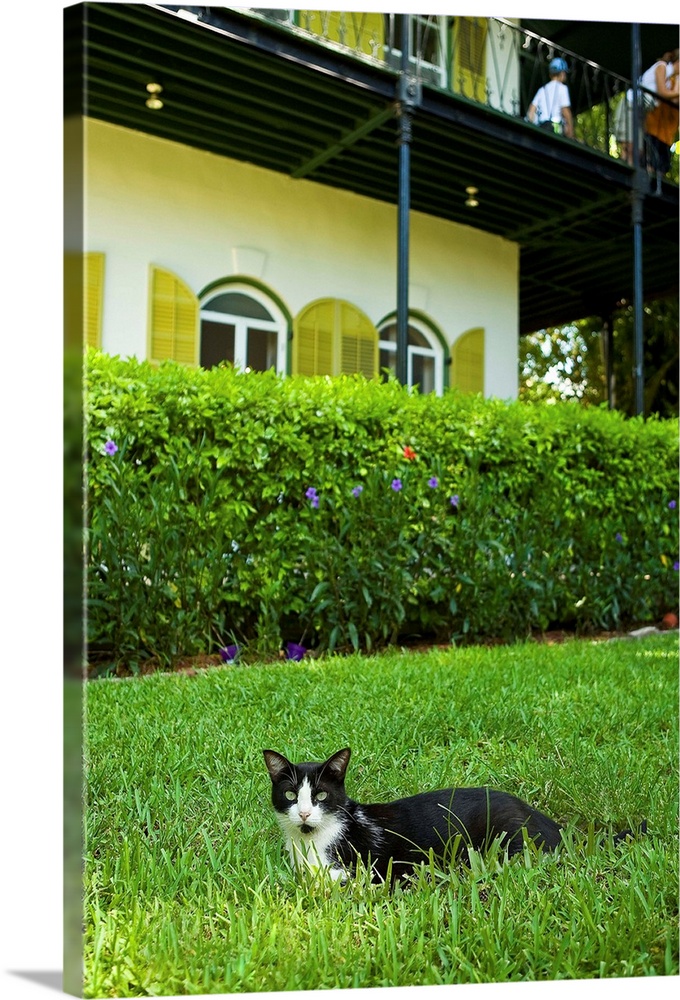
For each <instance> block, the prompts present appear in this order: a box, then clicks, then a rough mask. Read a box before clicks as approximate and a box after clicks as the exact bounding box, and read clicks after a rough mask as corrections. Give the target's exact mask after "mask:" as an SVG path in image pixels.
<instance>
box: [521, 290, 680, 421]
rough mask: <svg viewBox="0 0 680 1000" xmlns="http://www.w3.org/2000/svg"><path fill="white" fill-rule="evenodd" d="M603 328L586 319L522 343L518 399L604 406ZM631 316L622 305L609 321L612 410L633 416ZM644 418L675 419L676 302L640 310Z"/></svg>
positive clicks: (628, 305) (660, 302) (534, 335)
mask: <svg viewBox="0 0 680 1000" xmlns="http://www.w3.org/2000/svg"><path fill="white" fill-rule="evenodd" d="M604 330H605V323H604V321H603V320H602V318H600V317H597V316H595V317H589V318H588V319H582V320H578V321H577V322H575V323H570V324H568V325H566V326H561V327H549V328H548V329H545V330H539V331H538V332H537V333H532V334H528V335H527V336H525V337H522V338H521V339H520V398H522V399H526V400H554V401H557V400H570V399H573V400H577V401H579V402H581V403H583V404H584V405H598V404H600V403H603V402H605V401H606V400H607V384H606V370H605V350H604V346H605V334H604ZM634 340H635V337H634V312H633V305H632V304H631V303H629V302H622V303H621V304H620V307H619V309H618V311H617V312H616V314H615V315H614V319H613V334H612V375H613V378H612V398H611V401H610V402H611V405H612V406H613V407H615V408H616V409H618V410H622V411H623V412H624V413H627V414H629V415H631V416H632V415H633V413H634V409H635V391H634V377H633V368H634V354H635V346H634ZM643 347H644V377H645V380H644V406H645V414H646V415H650V414H652V413H655V414H658V415H659V416H661V417H671V416H677V415H678V360H679V356H678V301H677V299H676V298H674V297H673V298H664V299H657V300H655V301H654V302H650V303H647V304H646V305H645V307H644V329H643Z"/></svg>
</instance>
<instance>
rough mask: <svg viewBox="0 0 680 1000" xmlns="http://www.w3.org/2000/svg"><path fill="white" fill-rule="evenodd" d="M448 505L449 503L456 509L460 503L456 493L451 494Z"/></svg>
mask: <svg viewBox="0 0 680 1000" xmlns="http://www.w3.org/2000/svg"><path fill="white" fill-rule="evenodd" d="M450 503H451V506H452V507H457V506H458V504H459V503H460V497H459V496H458V494H457V493H454V494H453V496H452V497H451V499H450Z"/></svg>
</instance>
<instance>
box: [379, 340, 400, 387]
mask: <svg viewBox="0 0 680 1000" xmlns="http://www.w3.org/2000/svg"><path fill="white" fill-rule="evenodd" d="M378 368H379V369H380V377H381V378H382V380H383V382H387V379H388V375H387V374H386V373H385V372H384V371H383V369H384V368H387V370H388V371H389V372H390V373H391V374H392V375H396V374H397V354H396V351H390V350H389V348H384V347H383V346H382V345H381V346H380V357H379V360H378Z"/></svg>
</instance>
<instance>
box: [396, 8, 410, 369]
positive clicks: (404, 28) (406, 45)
mask: <svg viewBox="0 0 680 1000" xmlns="http://www.w3.org/2000/svg"><path fill="white" fill-rule="evenodd" d="M410 55H411V15H410V14H403V15H402V20H401V73H400V75H399V84H398V87H399V93H398V101H397V117H398V123H399V124H398V136H397V143H398V146H399V191H398V202H397V380H398V381H399V382H401V384H402V385H406V384H407V382H408V272H409V267H408V265H409V240H410V230H409V221H410V220H409V214H410V210H411V138H412V127H411V110H412V104H411V102H410V101H409V99H408V98H409V76H410Z"/></svg>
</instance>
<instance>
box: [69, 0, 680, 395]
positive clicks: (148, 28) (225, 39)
mask: <svg viewBox="0 0 680 1000" xmlns="http://www.w3.org/2000/svg"><path fill="white" fill-rule="evenodd" d="M404 17H408V20H407V21H404ZM65 25H66V46H65V72H66V90H65V92H66V112H67V114H66V129H67V133H66V135H67V142H66V154H67V163H66V169H67V176H68V177H71V178H72V179H75V181H78V180H79V181H80V183H81V184H82V198H83V205H82V209H83V225H82V228H81V227H80V225H78V224H76V225H75V226H74V230H75V232H74V233H73V234H72V235H70V236H67V247H66V250H67V259H68V262H69V268H71V269H73V270H69V269H68V268H67V274H75V275H76V278H75V279H74V284H73V288H76V289H77V287H78V277H77V276H78V275H80V274H81V272H82V273H83V275H84V277H83V281H84V291H85V298H84V301H85V306H84V316H83V317H82V320H83V323H84V325H85V332H86V341H87V342H88V343H91V344H94V345H97V346H99V347H101V348H102V349H103V350H105V351H107V352H109V353H113V354H120V355H134V356H136V357H138V358H147V359H149V360H151V361H153V362H160V361H162V360H164V359H167V358H174V359H175V360H177V361H179V362H181V363H183V364H187V365H203V366H211V365H214V364H217V363H219V362H220V361H232V362H234V363H236V364H237V365H239V366H240V367H242V368H244V369H251V370H257V369H266V368H270V367H274V368H276V370H277V371H279V372H281V373H282V374H288V373H303V374H339V373H352V372H362V373H364V374H366V375H368V376H376V375H378V374H379V373H380V372H381V371H382V370H383V369H392V370H394V369H395V364H396V360H397V339H398V327H399V317H398V315H397V299H398V296H397V292H398V289H397V285H398V280H399V274H401V276H402V277H401V279H400V280H401V281H402V282H403V281H404V280H405V279H404V274H405V273H406V272H405V270H404V268H405V267H407V268H408V272H407V279H406V280H407V288H408V314H407V318H406V319H405V320H404V321H403V322H404V323H405V326H406V332H407V338H408V347H407V359H406V372H407V379H408V382H409V383H410V384H418V385H419V386H420V389H421V391H425V392H429V391H435V392H442V391H443V390H444V389H445V388H446V387H447V386H457V387H459V388H461V389H463V390H465V391H473V392H483V393H484V394H486V395H489V396H498V397H501V398H512V397H514V396H515V395H516V394H517V382H518V338H519V335H520V334H521V333H526V332H532V331H534V330H537V329H539V328H541V327H542V326H545V325H550V324H559V323H562V322H567V321H569V320H572V319H576V318H580V317H583V316H586V315H600V316H602V317H603V321H604V320H606V318H607V317H608V316H610V315H611V313H612V311H613V310H614V309H615V308H616V304H617V303H618V302H620V301H621V300H622V299H630V298H631V297H632V295H633V294H634V285H633V281H634V275H633V271H634V268H633V236H632V226H631V199H632V198H633V199H634V198H637V199H638V202H639V203H640V204H643V207H644V211H643V212H642V219H643V222H642V239H643V246H644V255H643V260H642V280H643V282H644V293H645V294H646V295H648V296H651V295H655V294H662V293H668V292H669V291H673V290H674V289H676V288H677V282H678V274H677V209H678V188H677V184H676V183H674V182H673V181H672V180H671V179H670V178H665V179H664V180H663V181H662V182H661V184H660V187H659V190H658V191H656V190H652V187H651V185H648V186H647V187H644V189H643V188H642V187H641V185H640V180H639V178H640V172H638V171H636V170H634V169H633V167H631V166H630V165H629V164H628V163H626V162H625V161H624V160H623V159H621V158H620V157H619V155H618V148H617V144H616V138H615V135H614V118H615V109H616V106H617V104H618V102H620V101H621V100H623V99H624V97H625V92H626V90H627V89H628V87H629V86H630V75H631V74H630V66H629V61H628V62H627V61H626V60H625V59H624V60H623V65H622V64H621V63H622V58H621V52H620V51H619V50H618V49H616V48H615V47H612V45H611V30H610V29H611V27H612V26H611V25H609V26H604V27H605V28H606V29H608V30H606V31H602V30H600V31H599V32H598V30H597V29H596V26H593V30H592V32H590V34H589V33H588V32H587V31H585V32H584V31H583V24H582V23H581V24H580V25H575V24H571V25H570V24H569V23H568V22H559V26H558V25H557V23H556V32H557V29H558V27H559V34H560V37H561V38H562V41H559V42H558V41H555V40H550V38H548V37H546V36H545V35H543V34H541V33H540V32H538V31H536V30H533V28H532V26H531V24H528V23H526V22H522V23H520V22H519V21H518V20H517V19H509V18H507V19H506V18H480V17H457V16H456V17H454V16H449V15H441V14H438V15H408V16H407V15H397V14H384V13H363V12H359V13H351V12H337V11H336V12H332V11H301V10H293V9H289V10H287V9H271V10H269V9H266V10H265V9H242V8H238V9H237V8H225V7H197V6H183V7H179V6H177V5H167V4H145V3H142V4H126V3H122V4H118V3H116V4H107V3H85V4H78V5H76V6H74V7H70V8H67V9H66V11H65ZM542 27H544V26H543V25H542ZM616 27H617V30H622V31H623V33H624V34H623V37H626V38H628V39H629V37H630V26H629V25H628V26H626V25H617V26H616ZM576 29H580V34H579V38H578V42H579V45H580V46H581V54H580V55H579V54H578V53H577V52H576V51H574V50H572V49H571V48H570V47H569V45H568V44H567V43H568V42H569V40H570V37H571V36H570V34H569V32H570V30H571V31H572V32H575V31H576ZM642 32H643V43H644V45H645V46H646V47H647V49H648V50H649V55H648V56H647V58H649V60H650V61H651V60H652V59H653V58H654V57H655V56H656V55H657V51H656V48H655V46H658V45H659V44H660V40H661V39H664V40H665V39H666V38H668V36H669V34H672V32H671V30H670V29H669V28H667V27H664V26H653V25H644V26H643V28H642ZM675 38H676V39H677V31H676V34H675ZM676 44H677V41H676ZM598 45H600V47H601V49H602V51H603V53H605V55H606V56H608V57H609V58H610V59H611V61H612V63H614V62H615V63H616V68H613V67H606V66H602V65H600V64H599V63H598V62H597V61H596V60H594V59H593V58H592V54H591V52H590V51H589V47H591V48H592V49H593V50H597V47H598ZM626 45H627V47H628V51H629V50H630V47H629V43H628V42H626ZM405 47H406V48H409V47H410V52H405V51H404V48H405ZM667 47H668V46H667ZM556 56H557V57H560V58H564V59H565V60H566V61H567V63H568V64H569V77H568V81H569V87H570V91H571V96H572V109H573V112H574V118H575V134H574V137H573V138H569V137H567V136H565V135H562V134H556V133H555V132H554V131H552V130H551V131H546V130H544V129H540V128H538V127H537V126H536V125H533V124H531V123H529V122H527V121H526V120H525V114H526V110H527V107H528V105H529V103H530V102H531V99H532V97H533V95H534V93H535V91H536V89H537V88H538V87H539V86H540V85H541V84H542V83H544V82H546V80H547V79H548V66H549V63H550V60H551V59H553V58H554V57H556ZM403 146H405V147H407V148H408V153H409V164H408V170H409V172H408V199H409V201H408V205H407V208H409V209H410V211H407V212H406V213H405V217H406V218H407V220H408V221H407V236H408V245H407V250H404V247H403V246H402V245H400V240H399V239H398V225H399V211H400V204H401V203H402V202H401V199H403V197H404V192H403V187H402V185H403V178H404V172H403V170H404V168H403V163H404V160H403V159H402V153H401V150H400V147H403ZM645 176H646V175H645ZM75 181H74V183H73V187H74V190H77V189H78V183H76V182H75ZM76 217H77V213H76ZM403 218H404V216H403V215H402V219H403ZM81 261H84V268H82V267H81ZM404 262H406V263H404ZM400 268H401V271H400V270H399V269H400ZM72 298H75V300H77V301H79V295H78V294H75V293H74V294H73V295H72ZM76 330H77V332H76V336H77V335H79V334H80V324H79V323H78V324H76Z"/></svg>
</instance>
